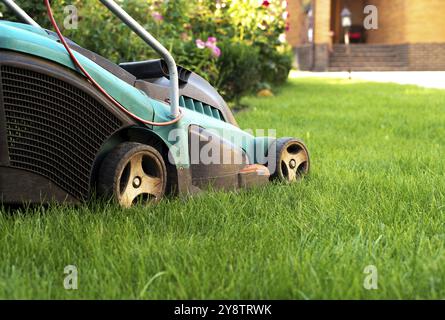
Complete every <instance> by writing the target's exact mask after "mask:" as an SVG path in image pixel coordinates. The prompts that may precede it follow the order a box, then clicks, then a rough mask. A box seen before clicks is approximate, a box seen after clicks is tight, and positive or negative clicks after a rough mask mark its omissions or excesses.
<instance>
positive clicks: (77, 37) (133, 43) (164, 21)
mask: <svg viewBox="0 0 445 320" xmlns="http://www.w3.org/2000/svg"><path fill="white" fill-rule="evenodd" d="M17 2H18V3H19V4H20V5H22V6H23V8H24V9H25V10H26V11H27V12H28V13H29V14H30V15H32V16H33V17H36V18H37V20H38V22H39V23H40V24H41V25H43V26H45V27H48V28H50V25H49V23H48V21H47V18H46V16H45V10H44V7H43V6H42V5H37V6H35V5H31V4H29V1H25V0H20V1H19V0H17ZM68 4H73V5H75V6H76V7H77V8H78V14H79V24H78V26H79V27H78V29H75V30H63V32H64V34H65V35H66V36H67V37H69V38H71V39H73V40H74V41H76V42H77V43H78V44H79V45H81V46H84V47H86V48H88V49H90V50H92V51H95V52H97V53H99V54H101V55H102V56H105V57H107V58H109V59H110V60H113V61H115V62H123V61H136V60H145V59H150V58H154V57H156V54H155V53H154V52H153V51H152V50H150V49H149V48H148V47H147V46H146V45H145V43H143V42H142V41H141V40H140V39H139V38H138V37H136V36H134V35H133V34H132V33H131V31H130V30H129V29H128V28H127V27H126V26H125V25H123V24H121V23H119V22H118V21H117V20H116V18H114V17H112V15H111V14H110V13H109V12H108V11H107V9H106V8H105V7H104V6H103V5H101V4H100V2H99V1H95V0H61V1H58V2H57V3H56V2H54V4H53V10H54V13H55V14H56V16H57V19H58V21H59V24H60V25H61V26H62V25H63V23H62V22H63V21H64V19H65V18H66V17H65V16H64V12H63V7H64V6H65V5H68ZM120 5H122V6H123V7H124V9H125V10H127V11H128V12H129V13H130V14H131V15H132V16H133V17H134V18H135V19H136V20H137V21H139V22H140V23H141V24H143V26H144V27H145V28H147V30H149V31H150V32H151V33H152V34H153V35H154V36H155V37H156V38H158V39H159V40H160V41H161V42H162V43H163V44H164V45H165V46H166V47H167V48H168V49H169V50H170V51H172V53H173V55H174V57H175V58H176V60H177V62H178V64H181V65H183V66H184V67H186V68H189V69H191V70H192V71H195V72H197V73H199V74H200V75H202V76H203V77H204V78H206V79H207V80H209V81H210V82H211V83H212V84H213V85H215V86H216V87H217V88H218V89H219V90H221V92H222V94H223V95H224V96H225V98H228V99H229V100H233V101H239V99H240V97H241V96H243V95H245V94H247V93H249V92H251V91H252V90H254V89H255V88H257V86H258V84H259V83H268V84H280V83H282V82H284V81H285V80H286V79H287V76H288V73H289V70H290V68H291V65H292V55H291V54H290V50H289V48H288V46H287V45H286V43H285V42H284V41H283V34H284V32H285V30H286V28H287V10H286V9H287V1H284V0H269V1H267V0H264V1H263V0H197V1H189V0H175V1H168V0H126V1H120ZM2 11H3V10H2ZM224 51H227V52H224ZM252 62H255V63H252ZM240 66H242V67H240ZM247 78H248V79H247ZM237 81H242V82H243V83H242V85H241V84H236V82H237Z"/></svg>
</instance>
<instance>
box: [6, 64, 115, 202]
mask: <svg viewBox="0 0 445 320" xmlns="http://www.w3.org/2000/svg"><path fill="white" fill-rule="evenodd" d="M1 79H2V89H3V99H4V109H5V116H6V129H7V142H8V149H9V157H10V166H11V167H14V168H19V169H25V170H28V171H32V172H34V173H37V174H40V175H42V176H44V177H46V178H48V179H50V180H51V181H52V182H54V183H55V184H57V185H58V186H59V187H61V188H63V189H64V190H65V191H67V192H68V193H69V194H71V195H73V196H74V197H76V198H78V199H84V198H86V197H87V196H88V194H89V187H90V177H91V170H92V167H93V164H94V160H95V157H96V154H97V152H98V151H99V149H100V147H101V145H102V144H103V142H104V141H105V140H106V138H107V137H109V136H110V135H111V134H112V133H113V132H115V131H116V130H118V129H119V128H120V127H121V125H122V123H121V122H120V121H119V119H117V118H116V117H115V116H114V115H113V114H112V113H111V112H109V111H108V110H107V109H106V108H105V107H104V106H103V105H102V104H100V103H99V102H98V101H96V100H95V99H94V98H92V97H91V96H89V95H88V94H86V93H85V92H83V91H82V90H80V89H78V88H77V87H75V86H73V85H71V84H69V83H66V82H64V81H62V80H59V79H56V78H53V77H51V76H48V75H45V74H41V73H38V72H34V71H30V70H25V69H21V68H16V67H11V66H2V67H1Z"/></svg>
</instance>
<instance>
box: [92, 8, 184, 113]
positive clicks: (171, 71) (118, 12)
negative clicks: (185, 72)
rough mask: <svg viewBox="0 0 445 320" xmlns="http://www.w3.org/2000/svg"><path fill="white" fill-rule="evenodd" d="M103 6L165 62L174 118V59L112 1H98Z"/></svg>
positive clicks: (176, 110) (176, 91) (176, 87)
mask: <svg viewBox="0 0 445 320" xmlns="http://www.w3.org/2000/svg"><path fill="white" fill-rule="evenodd" d="M100 2H102V4H103V5H104V6H106V7H107V8H108V10H110V11H111V12H112V13H114V15H116V16H117V17H118V18H119V19H120V20H121V21H122V22H123V23H125V24H126V25H127V26H128V27H129V28H130V29H131V30H133V32H134V33H136V34H137V35H138V36H139V37H140V38H141V39H142V40H144V42H145V43H147V44H148V45H149V46H150V47H152V48H153V49H154V50H155V51H156V52H157V53H158V54H159V55H160V56H161V58H162V59H164V60H165V62H166V63H167V67H168V72H169V76H170V107H171V116H172V117H173V118H176V117H178V116H179V76H178V68H177V66H176V62H175V59H174V58H173V56H172V55H171V54H170V52H169V51H168V50H167V49H166V48H165V47H164V46H163V45H162V44H161V43H160V42H159V41H158V40H156V38H155V37H153V36H152V35H151V34H150V33H149V32H148V31H147V30H145V29H144V28H143V27H142V26H141V25H140V24H139V23H138V22H137V21H136V20H134V19H133V17H131V16H130V15H129V14H128V13H127V12H125V10H124V9H122V7H121V6H119V5H118V4H117V3H116V2H114V1H113V0H100Z"/></svg>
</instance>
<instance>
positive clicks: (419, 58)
mask: <svg viewBox="0 0 445 320" xmlns="http://www.w3.org/2000/svg"><path fill="white" fill-rule="evenodd" d="M407 47H408V50H407V55H408V69H409V70H412V71H445V43H417V44H408V45H407Z"/></svg>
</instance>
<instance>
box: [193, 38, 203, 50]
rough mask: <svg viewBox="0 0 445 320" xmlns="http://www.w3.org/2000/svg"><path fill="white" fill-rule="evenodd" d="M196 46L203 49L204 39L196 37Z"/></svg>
mask: <svg viewBox="0 0 445 320" xmlns="http://www.w3.org/2000/svg"><path fill="white" fill-rule="evenodd" d="M195 43H196V46H197V47H198V49H205V47H206V44H205V42H204V41H202V40H201V39H198V40H196V41H195Z"/></svg>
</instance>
